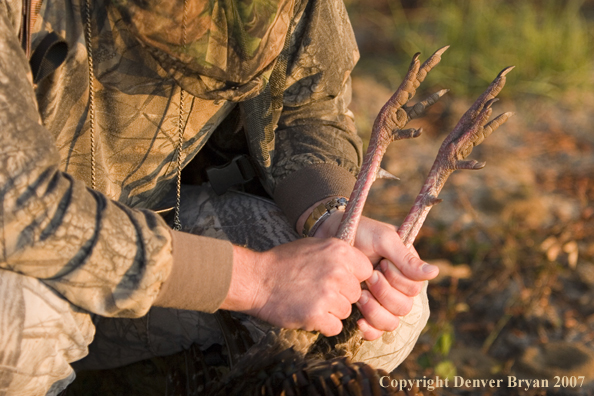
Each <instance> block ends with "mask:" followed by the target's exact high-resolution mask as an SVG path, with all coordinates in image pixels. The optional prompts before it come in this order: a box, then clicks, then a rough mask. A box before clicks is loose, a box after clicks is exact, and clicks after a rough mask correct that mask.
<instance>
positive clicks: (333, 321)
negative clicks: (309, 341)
mask: <svg viewBox="0 0 594 396" xmlns="http://www.w3.org/2000/svg"><path fill="white" fill-rule="evenodd" d="M304 330H307V331H312V330H317V331H319V332H320V333H322V334H324V335H325V336H326V337H332V336H335V335H337V334H340V332H341V331H342V322H341V321H340V319H338V318H337V317H336V316H334V315H332V314H327V315H326V316H325V317H324V319H323V320H321V321H320V323H318V324H316V325H314V328H313V329H308V328H305V329H304Z"/></svg>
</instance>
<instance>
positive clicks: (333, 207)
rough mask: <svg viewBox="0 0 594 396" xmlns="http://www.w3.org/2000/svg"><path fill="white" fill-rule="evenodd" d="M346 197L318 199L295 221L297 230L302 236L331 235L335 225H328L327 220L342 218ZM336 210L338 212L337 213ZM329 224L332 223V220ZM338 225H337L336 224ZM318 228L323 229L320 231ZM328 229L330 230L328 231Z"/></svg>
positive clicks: (333, 232)
mask: <svg viewBox="0 0 594 396" xmlns="http://www.w3.org/2000/svg"><path fill="white" fill-rule="evenodd" d="M347 203H348V199H347V198H345V197H340V196H339V197H328V198H326V199H324V200H321V201H318V202H316V203H315V204H313V205H312V206H310V207H309V208H308V210H306V211H305V212H304V213H303V214H302V215H301V217H300V218H299V220H298V222H297V232H299V233H300V234H301V236H303V237H311V236H316V237H322V236H323V237H333V236H334V235H335V233H336V230H337V227H334V229H333V228H332V227H329V226H328V224H327V221H328V220H329V219H330V218H332V219H336V218H337V217H339V215H340V218H342V213H343V212H344V209H345V208H346V205H347ZM337 212H338V213H337ZM330 224H334V221H333V222H331V223H330ZM337 226H338V225H337ZM320 228H322V229H323V230H322V231H320ZM328 230H330V231H332V232H329V233H328Z"/></svg>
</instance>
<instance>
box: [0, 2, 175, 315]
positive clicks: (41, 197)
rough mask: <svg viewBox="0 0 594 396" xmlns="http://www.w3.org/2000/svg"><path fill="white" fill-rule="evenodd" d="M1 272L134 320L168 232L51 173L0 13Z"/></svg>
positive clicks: (53, 160) (156, 221) (25, 77)
mask: <svg viewBox="0 0 594 396" xmlns="http://www.w3.org/2000/svg"><path fill="white" fill-rule="evenodd" d="M0 37H1V38H0V114H1V115H0V131H1V132H0V203H1V206H0V232H1V236H0V243H1V250H0V268H1V269H2V270H10V271H14V272H18V273H20V274H24V275H27V276H31V277H35V278H38V279H40V280H41V281H42V282H45V283H46V284H47V285H49V286H51V287H52V288H54V289H55V290H56V291H57V292H58V293H60V294H61V295H62V296H64V297H65V298H66V299H68V300H69V301H70V302H71V303H73V304H75V305H77V306H79V307H81V308H84V309H86V310H88V311H91V312H94V313H97V314H101V315H105V316H125V317H135V316H141V315H143V314H144V313H146V311H147V310H148V309H149V307H150V306H151V304H152V302H153V300H154V299H155V297H156V296H157V294H158V293H159V289H160V287H161V284H162V282H163V281H164V280H165V279H166V278H167V277H168V275H169V272H170V270H171V265H172V261H173V259H172V236H171V232H170V230H169V228H168V227H167V225H166V224H165V222H164V221H163V220H162V219H160V218H159V217H158V216H157V215H156V214H154V213H152V212H150V211H141V210H132V209H129V208H127V207H124V206H122V205H120V204H118V203H117V202H114V201H111V200H109V199H107V198H106V197H105V196H103V195H101V194H100V193H97V192H95V191H92V190H90V189H87V188H86V187H85V185H84V184H83V183H82V182H78V181H76V180H74V179H73V178H72V177H70V176H69V175H68V174H65V173H63V172H61V171H60V170H59V169H58V164H59V156H58V152H57V148H56V147H55V143H54V140H53V138H52V136H51V135H50V133H49V132H48V131H47V130H46V129H45V128H44V127H43V126H42V125H41V122H40V117H39V114H38V111H37V105H36V100H35V94H34V91H33V88H32V84H31V77H30V72H28V71H29V65H28V62H27V60H26V58H25V56H24V53H23V51H22V50H21V48H20V45H19V43H18V40H17V38H16V35H15V33H14V30H13V27H12V26H11V24H10V22H9V20H8V17H7V15H6V14H5V13H4V12H0Z"/></svg>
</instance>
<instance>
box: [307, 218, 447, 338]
mask: <svg viewBox="0 0 594 396" xmlns="http://www.w3.org/2000/svg"><path fill="white" fill-rule="evenodd" d="M341 218H342V212H340V211H337V212H335V213H333V214H332V215H331V216H330V217H329V218H328V219H327V220H326V221H325V222H324V223H323V224H322V225H321V227H320V228H319V229H318V230H317V231H316V234H315V236H316V237H323V238H324V237H328V236H332V235H334V234H335V233H336V230H337V229H338V225H339V223H340V220H341ZM396 230H397V229H396V227H394V226H392V225H389V224H386V223H382V222H379V221H376V220H373V219H370V218H367V217H362V218H361V222H360V223H359V228H358V230H357V236H356V238H355V247H356V248H357V249H358V250H360V251H361V252H362V253H363V254H365V255H366V256H367V257H368V258H369V260H370V261H371V263H372V264H373V265H374V267H375V268H376V269H375V270H374V271H373V273H372V274H371V276H370V277H369V278H367V279H366V280H365V283H366V284H367V287H368V288H369V291H367V290H363V292H362V294H361V298H360V299H359V301H358V302H357V305H358V307H359V309H360V310H361V313H362V314H363V316H364V319H360V320H359V322H358V324H359V329H360V330H361V332H362V333H363V337H364V338H365V339H367V340H374V339H376V338H378V337H380V336H381V335H382V334H383V332H384V331H392V330H395V329H396V328H397V327H398V323H399V317H400V316H404V315H406V314H408V313H409V312H410V310H411V309H412V305H413V297H414V296H416V295H417V294H419V292H420V291H421V288H422V286H423V281H425V280H429V279H433V278H435V277H436V276H437V274H438V272H439V270H438V268H437V267H435V266H433V265H430V264H427V263H425V262H423V261H422V260H421V259H420V258H419V256H418V254H417V252H416V251H415V250H414V248H411V249H410V250H409V249H407V248H406V247H405V246H404V244H403V243H402V240H401V239H400V236H399V235H398V234H397V232H396ZM378 263H379V266H378V265H377V264H378Z"/></svg>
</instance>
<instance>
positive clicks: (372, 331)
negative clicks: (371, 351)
mask: <svg viewBox="0 0 594 396" xmlns="http://www.w3.org/2000/svg"><path fill="white" fill-rule="evenodd" d="M357 324H358V325H359V330H360V331H361V333H362V334H363V338H364V339H366V340H367V341H373V340H377V339H378V338H380V337H381V336H382V334H384V332H383V331H381V330H378V329H376V328H375V327H371V326H370V325H369V322H367V320H365V319H359V320H358V321H357Z"/></svg>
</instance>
